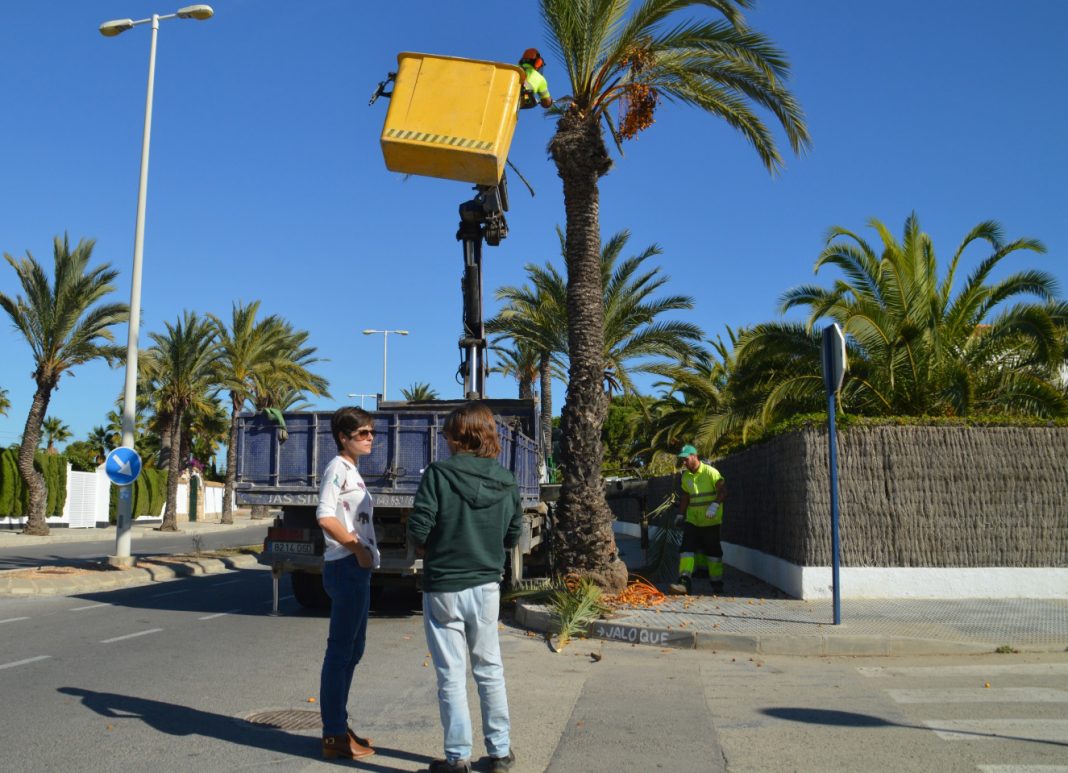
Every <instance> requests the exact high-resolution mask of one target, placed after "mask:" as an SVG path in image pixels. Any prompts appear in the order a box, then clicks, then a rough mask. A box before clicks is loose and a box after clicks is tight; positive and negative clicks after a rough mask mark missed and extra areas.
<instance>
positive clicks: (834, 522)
mask: <svg viewBox="0 0 1068 773" xmlns="http://www.w3.org/2000/svg"><path fill="white" fill-rule="evenodd" d="M827 432H828V435H827V446H828V448H829V449H830V467H831V583H832V585H833V591H834V624H835V625H841V623H842V586H841V584H840V582H839V576H838V575H839V571H838V570H839V565H840V560H839V552H838V433H837V432H836V431H835V427H834V392H829V393H828V397H827Z"/></svg>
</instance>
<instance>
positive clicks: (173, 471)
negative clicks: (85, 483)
mask: <svg viewBox="0 0 1068 773" xmlns="http://www.w3.org/2000/svg"><path fill="white" fill-rule="evenodd" d="M164 324H165V325H166V328H167V330H166V332H165V333H151V334H149V338H150V339H151V340H152V342H153V345H152V347H151V348H150V349H148V351H147V352H146V353H145V360H146V368H147V369H148V370H149V372H151V373H152V375H153V378H154V380H155V383H156V396H157V402H158V404H159V406H160V407H161V408H162V409H163V410H165V411H166V412H167V413H168V414H169V415H170V417H171V431H170V449H171V453H170V458H169V461H168V465H167V506H166V509H165V510H164V511H163V523H162V524H161V525H160V531H177V529H178V523H177V514H178V510H177V500H178V473H179V469H180V467H181V453H180V450H181V434H182V432H181V429H182V422H183V419H184V418H185V415H186V412H187V411H190V410H200V409H203V408H204V405H203V403H204V401H205V400H206V399H207V400H210V396H209V395H210V391H211V390H212V388H213V383H214V382H213V377H214V367H215V355H216V348H215V328H214V326H213V325H212V324H211V322H210V321H209V320H206V319H200V318H199V317H198V316H197V315H196V313H195V312H191V311H185V312H183V314H182V317H181V318H180V319H179V320H178V321H177V322H176V323H175V324H173V325H172V324H171V323H170V322H167V323H164Z"/></svg>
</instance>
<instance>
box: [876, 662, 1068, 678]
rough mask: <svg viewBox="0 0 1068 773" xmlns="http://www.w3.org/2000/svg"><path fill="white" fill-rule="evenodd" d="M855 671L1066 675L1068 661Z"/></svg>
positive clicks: (889, 674) (885, 674) (937, 675)
mask: <svg viewBox="0 0 1068 773" xmlns="http://www.w3.org/2000/svg"><path fill="white" fill-rule="evenodd" d="M857 672H858V673H859V674H860V675H861V676H867V677H873V678H880V679H886V678H889V677H893V676H908V677H917V678H921V679H932V678H940V677H953V676H995V675H998V674H1014V675H1017V676H1020V675H1033V674H1039V675H1041V676H1065V675H1068V663H1017V664H1008V663H1007V664H1005V665H997V664H993V663H992V664H990V665H987V666H915V667H907V666H901V667H898V666H885V667H884V666H874V667H865V666H862V667H859V668H857Z"/></svg>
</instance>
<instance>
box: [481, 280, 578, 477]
mask: <svg viewBox="0 0 1068 773" xmlns="http://www.w3.org/2000/svg"><path fill="white" fill-rule="evenodd" d="M525 268H526V272H527V277H528V278H529V280H530V283H529V284H525V285H523V286H522V287H513V286H506V287H500V288H498V289H497V293H496V296H497V300H499V301H504V302H505V306H504V307H503V308H502V309H501V311H500V313H499V314H498V315H497V316H496V317H494V318H493V319H491V320H490V321H489V322H487V323H486V331H487V332H489V333H497V334H500V337H501V338H502V339H503V338H510V339H511V340H512V341H513V342H514V344H515V351H516V353H517V355H518V357H517V358H516V373H517V377H518V378H520V382H519V383H520V394H519V396H520V397H521V398H522V397H524V394H523V389H522V387H523V384H524V380H525V379H527V378H529V377H530V376H531V375H532V374H531V371H530V368H531V367H532V366H534V367H536V368H537V370H536V373H537V377H538V385H539V389H538V394H539V396H540V401H541V402H540V407H539V422H538V423H539V426H540V428H541V437H540V438H539V439H538V440H539V442H538V452H539V457H540V458H539V461H540V462H541V463H542V464H545V463H546V462H547V460H548V458H549V457H550V456H551V455H552V432H553V377H554V376H557V377H559V375H560V373H559V371H560V369H561V368H560V360H559V357H560V355H563V354H564V353H566V351H567V289H566V286H565V282H564V279H563V277H561V276H560V274H559V272H558V271H557V270H556V268H555V267H554V266H553V265H552V264H550V263H546V264H545V265H544V266H543V267H542V266H536V265H534V264H531V263H528V264H527V265H526V267H525ZM499 340H500V339H498V341H499ZM521 366H522V367H523V368H524V369H523V370H522V371H521V370H520V367H521ZM520 374H521V375H520ZM527 383H529V382H527ZM533 396H534V395H533V390H531V394H530V395H529V397H530V398H533Z"/></svg>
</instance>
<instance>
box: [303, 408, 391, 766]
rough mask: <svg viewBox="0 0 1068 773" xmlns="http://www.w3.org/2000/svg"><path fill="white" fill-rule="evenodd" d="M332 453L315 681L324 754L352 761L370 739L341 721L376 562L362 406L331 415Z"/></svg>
mask: <svg viewBox="0 0 1068 773" xmlns="http://www.w3.org/2000/svg"><path fill="white" fill-rule="evenodd" d="M330 431H331V433H332V434H333V436H334V442H335V443H336V444H337V456H335V457H334V458H333V459H331V460H330V463H329V464H328V465H326V469H325V470H324V471H323V477H322V485H321V486H320V488H319V507H318V508H317V509H316V513H315V515H316V518H317V519H318V521H319V527H320V528H321V529H322V530H323V536H324V538H325V540H326V550H325V552H324V553H323V559H324V560H323V588H325V589H326V592H327V594H329V596H330V633H329V636H328V638H327V640H326V655H325V657H324V658H323V669H322V674H321V676H320V682H319V710H320V712H321V714H322V718H323V757H325V758H326V759H333V758H335V757H342V758H346V759H356V758H357V757H366V756H368V755H370V754H374V753H375V751H374V749H373V748H372V747H371V742H370V740H368V739H366V738H361V737H360V736H358V735H356V733H354V732H353V731H352V728H350V727H349V724H348V708H347V706H348V700H349V688H350V687H351V686H352V675H353V672H354V671H355V670H356V664H358V663H359V662H360V658H361V657H362V656H363V650H364V643H365V640H366V637H367V613H368V611H369V610H370V608H371V570H372V569H376V568H377V567H378V565H379V562H380V556H379V553H378V545H377V544H376V542H375V526H374V520H373V519H372V514H373V511H374V503H373V502H372V500H371V494H370V492H368V491H367V486H366V485H364V482H363V478H362V477H360V472H359V470H358V469H356V463H357V461H358V460H359V458H360V457H361V456H366V455H367V454H369V453H371V447H372V445H373V444H374V438H375V431H374V417H372V416H371V414H369V413H368V412H367V411H365V410H363V409H362V408H342V409H340V410H338V411H337V412H336V413H335V414H334V415H333V417H331V419H330Z"/></svg>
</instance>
